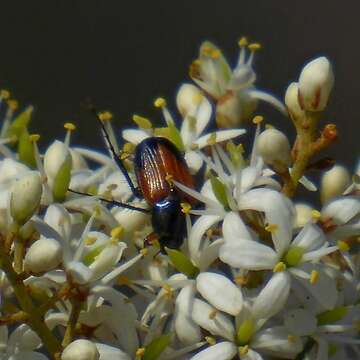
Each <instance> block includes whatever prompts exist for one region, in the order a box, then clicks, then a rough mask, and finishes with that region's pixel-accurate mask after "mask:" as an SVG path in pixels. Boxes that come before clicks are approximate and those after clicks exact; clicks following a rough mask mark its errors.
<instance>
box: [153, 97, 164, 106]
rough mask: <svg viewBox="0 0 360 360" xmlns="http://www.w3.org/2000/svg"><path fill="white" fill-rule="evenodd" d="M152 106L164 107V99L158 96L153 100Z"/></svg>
mask: <svg viewBox="0 0 360 360" xmlns="http://www.w3.org/2000/svg"><path fill="white" fill-rule="evenodd" d="M154 106H155V107H157V108H164V107H165V106H166V100H165V99H164V98H162V97H159V98H157V99H156V100H155V101H154Z"/></svg>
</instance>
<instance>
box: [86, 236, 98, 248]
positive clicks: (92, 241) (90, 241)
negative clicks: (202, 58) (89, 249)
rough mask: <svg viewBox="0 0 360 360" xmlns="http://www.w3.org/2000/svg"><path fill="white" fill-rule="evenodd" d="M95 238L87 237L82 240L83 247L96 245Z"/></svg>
mask: <svg viewBox="0 0 360 360" xmlns="http://www.w3.org/2000/svg"><path fill="white" fill-rule="evenodd" d="M96 240H97V238H96V236H88V237H87V238H86V239H85V240H84V243H85V245H87V246H90V245H94V244H95V243H96Z"/></svg>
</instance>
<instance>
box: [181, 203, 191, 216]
mask: <svg viewBox="0 0 360 360" xmlns="http://www.w3.org/2000/svg"><path fill="white" fill-rule="evenodd" d="M180 206H181V211H182V212H183V213H184V214H188V213H189V212H190V210H191V205H190V204H189V203H187V202H183V203H181V204H180Z"/></svg>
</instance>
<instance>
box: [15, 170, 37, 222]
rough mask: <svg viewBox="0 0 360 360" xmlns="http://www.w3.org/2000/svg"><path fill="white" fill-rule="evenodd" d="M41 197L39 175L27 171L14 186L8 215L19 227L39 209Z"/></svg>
mask: <svg viewBox="0 0 360 360" xmlns="http://www.w3.org/2000/svg"><path fill="white" fill-rule="evenodd" d="M41 195H42V183H41V178H40V175H39V174H38V173H37V172H35V171H29V172H27V173H26V174H25V175H24V176H22V177H21V178H20V179H19V180H17V181H16V182H15V184H14V187H13V189H12V192H11V199H10V213H11V216H12V217H13V219H14V221H16V222H17V223H18V224H19V225H23V224H25V223H26V222H27V221H28V220H29V219H30V218H31V216H33V214H34V213H35V211H36V210H37V208H38V207H39V204H40V200H41Z"/></svg>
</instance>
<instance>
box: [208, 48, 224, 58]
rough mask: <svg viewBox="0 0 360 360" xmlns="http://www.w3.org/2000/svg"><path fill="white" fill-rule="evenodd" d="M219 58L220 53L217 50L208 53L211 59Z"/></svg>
mask: <svg viewBox="0 0 360 360" xmlns="http://www.w3.org/2000/svg"><path fill="white" fill-rule="evenodd" d="M220 56H221V51H220V50H219V49H212V51H211V53H210V57H212V58H213V59H214V60H217V59H219V58H220Z"/></svg>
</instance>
